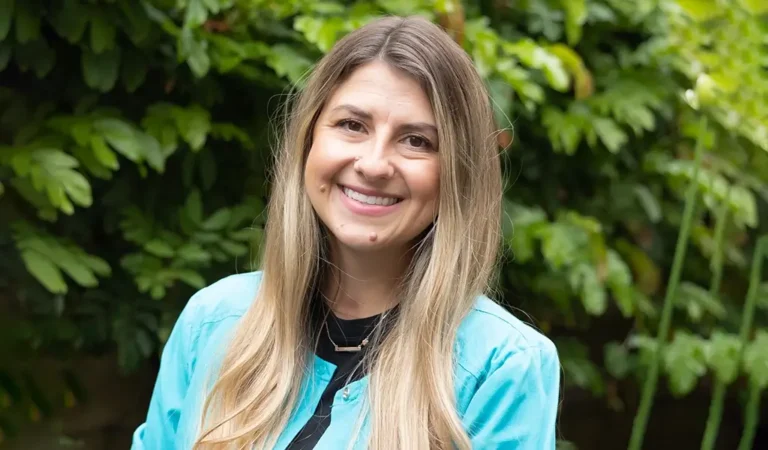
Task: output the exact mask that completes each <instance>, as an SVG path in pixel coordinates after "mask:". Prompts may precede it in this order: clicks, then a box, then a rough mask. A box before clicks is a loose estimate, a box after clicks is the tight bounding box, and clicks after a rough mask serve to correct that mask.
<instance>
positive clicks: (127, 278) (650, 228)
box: [0, 0, 768, 436]
mask: <svg viewBox="0 0 768 450" xmlns="http://www.w3.org/2000/svg"><path fill="white" fill-rule="evenodd" d="M762 3H763V2H759V1H754V0H752V1H748V0H744V1H736V0H734V1H724V0H723V1H721V0H700V1H692V0H678V1H676V2H675V1H672V0H638V1H634V2H623V1H619V0H526V1H518V2H512V3H509V2H495V1H487V0H482V1H479V2H464V3H463V4H462V3H459V2H457V1H456V0H435V1H432V0H407V1H406V0H375V1H374V0H368V1H362V0H358V1H350V2H341V1H337V0H328V1H313V0H285V1H282V2H272V1H264V0H146V1H142V2H140V1H135V0H27V1H18V0H0V80H2V83H0V85H1V86H2V88H0V196H1V197H0V216H1V217H2V221H0V244H1V245H2V246H3V252H2V256H3V257H2V258H1V259H0V267H1V268H2V270H1V271H0V289H1V291H0V292H1V294H0V308H2V310H3V312H4V313H3V315H2V316H0V322H2V323H1V324H0V430H1V431H0V436H2V434H3V433H5V434H9V433H10V434H13V433H14V432H15V431H17V430H18V427H19V426H20V425H21V424H23V422H24V421H25V420H28V419H29V418H30V417H31V418H32V419H35V420H37V419H39V418H40V417H44V416H46V415H50V414H53V412H54V410H55V409H56V408H57V407H59V406H62V405H68V406H71V405H72V404H74V403H76V402H77V401H78V400H79V399H81V398H82V397H83V395H84V392H83V389H82V388H81V387H79V386H77V380H76V378H77V377H76V376H74V375H72V374H70V373H65V374H62V383H61V384H60V385H57V386H47V385H41V384H40V383H39V382H37V381H36V378H35V377H34V376H32V374H30V373H29V371H28V370H27V369H28V367H29V366H28V363H30V362H33V361H35V360H36V359H37V358H40V357H43V356H50V355H55V356H56V357H59V358H77V357H78V356H79V355H94V354H103V353H109V352H112V351H116V352H117V355H118V358H119V362H120V365H121V367H122V368H123V369H124V370H125V371H131V370H135V369H136V368H137V367H139V366H140V365H141V364H143V363H144V361H145V360H146V359H147V358H152V357H155V356H156V355H157V353H158V352H159V350H160V349H161V347H162V343H163V342H164V340H165V338H166V337H167V335H168V333H169V330H170V327H171V326H172V324H173V322H174V320H175V318H176V316H177V314H178V311H179V310H180V308H181V307H182V306H183V304H184V302H185V301H186V300H187V299H188V298H189V295H190V294H191V292H193V291H194V290H195V289H199V288H201V287H203V286H204V285H206V284H207V283H210V282H212V281H213V280H215V279H217V278H218V277H221V276H223V275H224V274H227V273H231V272H232V271H242V270H248V269H250V268H251V267H252V263H253V260H254V259H255V256H254V255H257V254H258V251H257V249H258V246H259V243H260V238H261V226H262V224H263V221H264V217H263V211H264V204H265V202H266V201H267V198H268V194H269V192H268V185H267V181H266V180H267V174H268V169H269V151H270V146H269V144H270V142H271V141H272V138H273V136H272V134H271V126H272V125H273V124H274V122H272V121H273V119H275V114H276V111H277V108H276V107H277V106H279V103H280V101H281V100H282V97H283V95H284V94H285V92H286V89H287V87H289V86H290V85H294V84H299V85H300V84H301V83H302V80H303V76H304V75H305V74H306V72H307V70H309V69H310V68H311V67H312V65H313V64H314V62H315V61H316V60H317V58H318V57H319V56H320V55H322V53H323V52H326V51H328V50H329V49H330V48H331V47H332V45H333V43H334V42H335V41H336V40H337V39H339V38H340V37H341V36H343V35H344V34H345V33H347V32H349V31H351V30H353V29H355V28H357V27H359V26H361V25H362V24H364V23H366V22H367V21H369V20H371V19H373V18H376V17H377V16H379V15H381V14H422V15H425V16H427V17H430V18H431V19H433V20H435V21H436V22H438V23H440V24H441V25H443V26H444V27H445V28H446V29H447V30H448V31H449V32H450V33H451V34H452V35H453V37H454V38H455V39H456V40H457V41H458V42H460V43H461V44H462V45H463V46H464V48H465V49H466V50H467V51H468V52H469V54H470V55H471V56H472V57H473V59H474V61H475V62H476V65H477V67H478V70H479V71H480V72H481V74H482V75H483V77H484V78H485V79H486V80H487V83H488V86H489V89H490V91H491V92H492V95H493V99H494V102H495V105H496V110H497V118H498V122H499V127H500V128H501V129H503V130H504V131H503V132H501V133H500V135H499V143H500V144H501V145H502V146H503V147H505V152H504V165H505V173H506V175H507V180H508V190H507V195H506V199H507V200H506V204H505V210H506V221H505V224H504V229H505V242H506V252H505V254H506V258H505V261H504V264H503V266H502V267H501V270H502V286H501V288H502V291H503V292H504V294H505V295H504V298H503V299H502V300H504V301H505V302H506V303H507V304H508V305H510V306H515V307H520V308H522V309H523V310H524V311H526V312H528V313H530V314H531V315H532V316H533V318H535V319H534V320H535V323H536V325H537V326H538V327H539V328H541V329H542V330H543V331H545V332H547V333H549V334H550V335H552V336H554V337H555V338H556V340H557V343H558V347H559V349H560V352H561V358H562V361H563V366H564V369H565V377H564V379H565V382H566V383H567V384H568V385H569V386H575V387H579V388H583V389H587V390H590V391H591V392H592V393H593V394H594V395H596V396H600V397H605V398H606V402H607V403H609V404H611V405H614V406H616V405H617V402H618V403H620V402H621V400H620V399H618V398H616V396H615V395H613V396H612V397H611V398H608V396H607V394H606V382H607V381H608V380H614V379H626V380H628V382H629V383H630V385H633V384H634V385H637V384H638V383H639V382H640V381H641V380H642V379H644V378H645V374H646V368H647V367H648V365H649V363H650V362H651V361H653V359H654V358H660V361H661V362H662V365H661V368H662V371H663V373H664V374H665V375H666V379H667V380H668V385H669V388H670V389H671V391H672V392H673V393H674V394H675V395H679V396H683V395H687V394H689V393H690V392H691V391H692V390H694V389H695V388H696V386H697V384H698V382H699V380H700V379H701V378H702V377H711V376H714V377H716V378H717V379H720V380H723V382H724V383H726V384H733V383H735V382H736V380H737V379H740V378H742V377H747V378H748V379H750V380H752V385H753V386H759V389H758V392H762V391H763V390H764V389H765V388H766V387H767V386H766V385H767V384H768V366H766V364H765V363H764V361H768V354H766V349H767V348H768V346H766V345H765V343H764V341H765V339H766V333H768V331H766V316H765V314H764V309H766V308H768V302H766V301H765V299H766V298H768V297H766V292H768V290H766V289H768V288H766V287H765V285H764V286H762V288H761V289H762V290H756V291H755V294H754V295H753V297H754V298H755V299H756V300H755V301H756V302H757V304H758V305H759V307H761V308H763V310H761V311H763V312H759V313H758V314H757V315H756V316H755V320H754V327H752V323H751V316H750V323H748V325H749V327H748V328H747V329H746V332H748V333H747V334H744V333H742V334H739V331H740V328H742V329H743V323H742V314H741V312H742V305H743V298H744V296H745V293H746V290H747V283H748V281H749V277H750V274H749V270H750V267H753V266H754V264H750V262H749V261H750V260H751V258H752V257H753V253H754V252H755V249H756V248H757V246H756V244H755V242H756V239H757V237H758V236H760V235H762V234H763V233H765V230H766V225H765V223H766V221H765V220H764V216H765V204H766V201H767V200H768V184H766V183H768V158H766V155H765V152H766V151H768V102H766V101H765V99H766V98H768V81H766V79H768V78H767V77H766V76H765V69H764V68H763V67H761V61H762V62H763V63H764V62H765V61H766V60H767V58H768V54H766V49H765V44H764V42H765V36H766V31H767V30H766V22H765V21H762V22H761V21H760V20H759V19H760V17H761V16H760V15H761V14H764V13H765V12H766V7H765V6H762ZM703 116H706V117H708V118H709V120H708V122H706V125H703V122H702V121H701V120H700V118H701V117H703ZM697 137H702V139H703V140H702V145H703V146H704V148H705V149H706V152H705V154H704V155H703V159H702V162H701V166H700V168H699V169H697V167H698V166H697V163H696V160H695V158H694V141H695V140H696V138H697ZM697 170H698V171H697ZM691 184H693V186H695V187H696V188H697V189H698V192H699V193H700V195H699V197H700V199H701V201H700V202H699V203H698V204H697V205H696V207H695V209H693V210H692V217H693V222H692V224H691V228H690V241H691V243H692V244H693V246H692V248H691V250H690V251H689V252H688V253H687V254H685V259H684V261H682V262H681V264H682V266H681V267H682V272H681V277H682V283H681V284H680V285H679V288H678V289H676V290H674V298H672V299H671V301H672V302H673V305H674V307H675V309H674V315H673V320H672V330H671V332H670V333H669V336H668V337H667V336H663V337H664V338H665V339H662V340H661V341H658V340H656V339H655V338H654V337H652V336H653V335H654V334H655V333H656V332H657V330H658V326H659V319H660V317H662V316H663V315H662V312H663V310H662V300H663V297H664V295H665V292H667V290H666V288H667V281H668V278H669V277H670V269H671V266H672V263H673V257H672V255H673V254H674V253H675V247H676V245H678V246H679V245H680V243H681V242H683V243H684V241H686V240H687V239H682V240H681V239H678V237H679V236H680V235H679V234H678V230H679V228H680V226H681V223H682V221H683V214H682V212H681V211H682V209H683V203H684V200H685V190H686V188H687V187H688V186H690V185H691ZM718 218H719V220H718ZM716 224H719V226H716ZM720 244H722V245H720ZM718 249H722V252H720V251H718ZM679 253H680V252H678V254H679ZM760 275H761V274H760V273H758V274H757V275H756V279H758V280H759V278H760ZM753 278H755V277H754V276H753ZM715 281H716V282H715ZM721 281H722V283H721ZM6 312H7V313H6ZM750 314H751V313H750ZM609 322H610V323H615V324H617V326H618V328H619V329H620V330H621V333H622V336H621V338H620V339H619V340H617V341H610V342H606V341H603V342H601V345H604V346H605V347H604V354H603V355H597V356H599V357H596V355H595V354H594V352H590V349H589V348H588V347H587V345H586V343H585V341H583V340H579V339H576V338H567V339H566V338H561V339H558V336H568V335H570V336H582V335H584V333H585V332H588V330H590V328H591V327H594V326H597V324H604V323H609ZM753 328H755V329H757V332H756V334H755V335H756V337H755V339H754V340H753V341H752V344H749V346H748V347H746V348H745V347H744V345H743V344H744V339H743V336H742V335H744V336H746V335H749V336H751V335H752V334H754V333H753V331H752V330H753ZM662 329H663V328H662ZM666 338H668V339H669V343H668V344H667V345H663V341H664V340H666ZM659 352H662V353H663V354H659ZM742 356H743V358H742ZM742 361H743V363H742ZM651 365H652V364H651ZM62 398H63V399H65V400H66V401H61V400H59V399H62ZM758 399H759V395H758Z"/></svg>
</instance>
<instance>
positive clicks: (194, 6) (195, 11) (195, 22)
mask: <svg viewBox="0 0 768 450" xmlns="http://www.w3.org/2000/svg"><path fill="white" fill-rule="evenodd" d="M206 20H208V10H207V9H206V7H205V4H204V3H203V0H188V1H187V11H186V14H185V15H184V27H189V28H197V27H199V26H200V25H202V24H204V23H205V21H206Z"/></svg>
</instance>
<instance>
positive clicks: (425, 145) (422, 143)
mask: <svg viewBox="0 0 768 450" xmlns="http://www.w3.org/2000/svg"><path fill="white" fill-rule="evenodd" d="M405 143H406V144H408V145H409V146H411V147H414V148H421V149H429V148H431V147H432V145H431V144H430V143H429V140H427V139H426V138H424V137H421V136H418V135H415V134H412V135H410V136H407V137H406V138H405Z"/></svg>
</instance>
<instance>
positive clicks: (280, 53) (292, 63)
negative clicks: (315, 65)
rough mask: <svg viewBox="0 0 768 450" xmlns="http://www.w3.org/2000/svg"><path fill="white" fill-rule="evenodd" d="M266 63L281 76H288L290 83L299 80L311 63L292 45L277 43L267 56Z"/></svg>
mask: <svg viewBox="0 0 768 450" xmlns="http://www.w3.org/2000/svg"><path fill="white" fill-rule="evenodd" d="M267 65H268V66H269V67H271V68H272V69H273V70H274V71H275V73H277V74H278V75H279V76H281V77H288V79H289V80H290V81H291V82H292V83H297V82H299V81H300V80H301V78H302V77H303V76H304V74H305V73H306V72H307V70H309V68H310V66H311V65H312V61H310V60H309V59H308V58H307V57H305V56H304V55H302V54H301V53H299V52H297V51H296V49H294V48H293V47H292V46H289V45H285V44H277V45H274V46H273V47H272V52H271V53H270V54H269V56H268V57H267Z"/></svg>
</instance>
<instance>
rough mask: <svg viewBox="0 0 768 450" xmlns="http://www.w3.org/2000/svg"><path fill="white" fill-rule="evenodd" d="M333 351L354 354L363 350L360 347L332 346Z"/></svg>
mask: <svg viewBox="0 0 768 450" xmlns="http://www.w3.org/2000/svg"><path fill="white" fill-rule="evenodd" d="M333 349H334V350H336V353H356V352H359V351H360V350H362V349H363V347H362V346H360V345H356V346H354V347H339V346H338V345H336V344H333Z"/></svg>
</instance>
